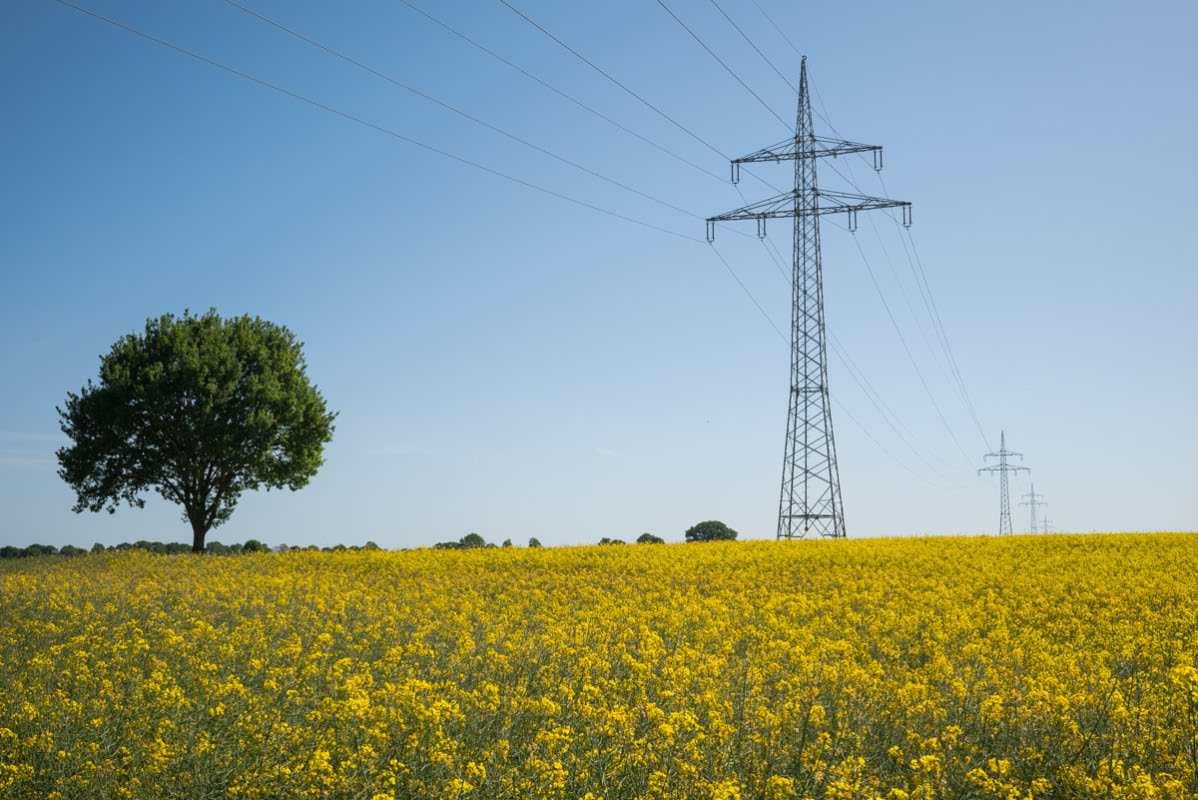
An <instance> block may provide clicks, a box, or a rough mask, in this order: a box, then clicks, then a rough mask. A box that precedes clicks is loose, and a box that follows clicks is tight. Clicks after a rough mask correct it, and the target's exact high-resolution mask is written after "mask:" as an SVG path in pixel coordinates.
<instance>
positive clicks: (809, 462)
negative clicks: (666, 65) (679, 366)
mask: <svg viewBox="0 0 1198 800" xmlns="http://www.w3.org/2000/svg"><path fill="white" fill-rule="evenodd" d="M867 152H868V153H872V155H873V160H874V169H879V170H880V169H881V168H882V148H881V147H877V146H875V145H867V144H859V143H857V142H849V141H843V140H840V139H828V138H825V137H822V136H816V135H815V132H814V130H813V127H812V117H811V98H810V95H809V94H808V91H807V59H806V58H804V59H803V64H802V74H801V75H800V80H799V104H798V114H797V118H796V121H795V134H794V138H793V139H787V140H786V141H784V142H780V143H779V144H776V145H773V146H772V147H767V148H764V149H762V150H758V151H757V152H756V153H753V154H751V155H748V156H745V157H744V158H738V159H736V160H735V161H733V162H732V182H733V183H736V182H738V180H739V178H740V166H741V164H750V163H757V162H782V161H794V162H795V176H794V177H795V183H794V190H793V191H790V192H784V193H783V194H780V195H778V196H777V197H772V198H770V199H768V200H762V201H761V202H759V203H754V204H752V205H748V206H745V207H743V208H739V209H737V210H735V211H729V212H728V213H726V214H720V215H719V216H715V217H711V218H709V219H708V220H707V241H709V242H711V241H714V239H715V226H716V223H717V222H730V221H734V220H755V221H756V222H757V235H758V236H762V237H764V236H765V233H766V221H767V220H770V219H779V218H790V217H793V218H794V282H793V287H792V313H791V362H790V408H789V412H788V414H787V421H786V450H785V455H784V458H783V462H782V489H781V496H780V498H779V501H778V538H779V539H793V538H800V539H801V538H805V537H806V536H807V535H808V534H809V533H811V532H813V531H814V533H815V534H816V535H818V536H823V537H830V538H844V536H845V535H846V534H845V525H844V507H843V504H842V501H841V495H840V472H839V469H838V467H837V465H836V441H835V438H834V437H833V435H832V414H831V409H830V407H829V404H830V396H829V393H828V349H827V335H826V327H825V322H824V287H823V266H822V263H821V257H820V240H819V218H820V217H821V216H823V215H825V214H839V213H844V214H846V215H847V216H848V221H849V230H850V231H855V230H856V229H857V213H858V212H859V211H866V210H870V209H876V208H901V209H902V214H903V224H904V225H910V224H911V204H910V203H907V202H902V201H899V200H887V199H885V198H881V197H867V196H865V195H858V194H848V193H846V192H829V191H823V190H821V189H820V188H819V184H818V181H817V180H816V168H815V167H816V162H817V161H818V160H819V159H820V158H826V157H829V156H830V157H833V158H835V157H837V156H842V155H849V154H852V153H867Z"/></svg>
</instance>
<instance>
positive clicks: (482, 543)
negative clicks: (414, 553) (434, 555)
mask: <svg viewBox="0 0 1198 800" xmlns="http://www.w3.org/2000/svg"><path fill="white" fill-rule="evenodd" d="M494 546H495V545H490V544H487V541H486V540H485V539H483V537H481V536H479V535H478V534H477V533H468V534H466V535H465V536H463V537H462V538H461V539H458V540H457V541H456V542H441V543H439V544H435V545H433V549H434V550H470V549H473V548H475V547H494Z"/></svg>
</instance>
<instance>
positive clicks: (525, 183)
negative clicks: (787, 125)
mask: <svg viewBox="0 0 1198 800" xmlns="http://www.w3.org/2000/svg"><path fill="white" fill-rule="evenodd" d="M54 2H56V3H59V4H60V5H64V6H66V7H68V8H73V9H74V10H76V11H78V12H80V13H82V14H86V15H87V16H89V17H94V18H95V19H98V20H100V21H102V22H107V23H108V24H109V25H112V26H114V27H116V28H120V29H121V30H124V31H128V32H129V33H132V34H134V35H136V36H140V37H141V38H143V39H147V40H149V41H151V42H154V43H155V44H160V45H162V46H163V47H167V48H170V49H171V50H174V51H176V52H178V53H182V54H183V55H186V56H190V57H191V58H194V59H196V60H197V61H202V62H204V63H205V64H209V65H210V66H213V67H216V68H218V69H222V70H224V71H225V72H229V73H232V74H233V75H236V76H238V77H239V78H244V79H246V80H248V81H252V82H253V83H256V84H258V85H260V86H265V87H266V88H267V89H273V90H274V91H276V92H279V93H280V94H285V95H287V96H288V97H291V98H294V99H296V100H299V101H301V102H304V103H307V104H308V105H311V106H315V107H316V108H319V109H322V110H324V111H328V112H330V113H332V114H336V115H337V116H339V117H343V118H344V119H348V120H350V121H351V122H356V123H358V124H359V125H365V126H366V127H368V128H372V129H373V130H376V131H378V132H380V133H385V134H386V135H388V136H391V137H394V138H396V139H399V140H401V141H404V142H407V143H408V144H412V145H415V146H417V147H420V148H422V149H424V150H428V151H429V152H432V153H436V154H438V155H440V156H444V157H445V158H448V159H452V160H453V161H457V162H459V163H462V164H466V165H468V166H471V167H474V168H475V169H479V170H482V171H483V172H487V173H490V174H491V175H495V176H497V177H500V178H504V179H505V180H508V181H511V182H512V183H518V184H520V185H521V186H524V187H527V188H529V189H535V190H536V191H538V192H542V193H544V194H547V195H550V196H552V197H556V198H558V199H559V200H565V201H567V202H569V203H573V204H575V205H578V206H582V207H583V208H589V209H591V210H592V211H598V212H599V213H601V214H606V215H607V216H609V217H615V218H616V219H622V220H624V221H625V222H631V223H633V224H635V225H640V226H642V227H645V228H650V229H652V230H655V231H658V232H660V233H666V234H669V235H670V236H676V237H678V238H680V239H686V240H687V241H692V242H701V241H702V240H701V239H698V238H697V237H694V236H688V235H687V234H685V233H678V232H677V231H672V230H669V229H668V228H662V227H659V226H657V225H654V224H652V223H649V222H644V221H643V220H639V219H635V218H633V217H629V216H626V215H624V214H621V213H619V212H617V211H611V210H609V209H606V208H603V207H601V206H597V205H594V204H592V203H588V202H586V201H585V200H579V199H577V198H574V197H570V196H569V195H565V194H562V193H561V192H557V191H554V190H553V189H548V188H546V187H544V186H539V185H537V184H535V183H530V182H529V181H526V180H523V179H522V178H517V177H515V176H513V175H508V174H507V173H505V172H501V171H499V170H497V169H494V168H492V167H488V166H485V165H483V164H480V163H478V162H477V161H472V160H470V159H468V158H465V157H463V156H459V155H456V154H454V153H451V152H449V151H448V150H442V149H441V148H439V147H435V146H433V145H431V144H427V143H425V142H422V141H420V140H418V139H413V138H412V137H410V136H405V135H404V134H402V133H399V132H398V131H394V130H391V129H390V128H386V127H383V126H382V125H377V124H375V123H373V122H368V121H367V120H364V119H362V118H361V117H356V116H354V115H353V114H350V113H348V112H345V111H341V110H340V109H336V108H333V107H332V106H329V105H326V104H324V103H321V102H320V101H318V100H313V99H312V98H310V97H305V96H304V95H302V94H298V93H296V92H293V91H291V90H290V89H284V88H283V87H282V86H278V85H276V84H273V83H270V82H268V81H264V80H262V79H261V78H256V77H254V76H253V75H250V74H249V73H246V72H242V71H240V70H238V69H234V68H233V67H229V66H226V65H224V64H222V63H220V62H218V61H214V60H212V59H210V58H208V57H206V56H202V55H200V54H199V53H195V52H192V51H191V50H187V49H185V48H182V47H179V46H178V45H175V44H171V43H170V42H167V41H165V40H163V39H159V38H157V37H155V36H151V35H150V34H148V33H143V32H141V31H139V30H137V29H136V28H132V27H130V26H128V25H125V24H124V23H121V22H117V21H116V20H114V19H110V18H108V17H105V16H102V15H100V14H97V13H95V12H94V11H88V10H87V9H86V8H81V7H79V6H77V5H74V4H73V3H70V2H67V0H54Z"/></svg>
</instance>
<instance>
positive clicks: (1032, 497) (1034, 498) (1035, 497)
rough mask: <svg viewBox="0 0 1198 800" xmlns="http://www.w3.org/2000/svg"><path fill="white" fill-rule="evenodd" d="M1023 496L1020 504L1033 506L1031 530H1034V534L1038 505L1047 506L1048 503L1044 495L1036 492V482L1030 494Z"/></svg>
mask: <svg viewBox="0 0 1198 800" xmlns="http://www.w3.org/2000/svg"><path fill="white" fill-rule="evenodd" d="M1023 498H1024V499H1023V500H1020V501H1019V505H1021V506H1031V507H1032V527H1031V531H1032V534H1033V535H1034V534H1035V533H1036V506H1047V505H1048V503H1045V502H1044V495H1042V494H1036V484H1034V483H1033V484H1032V490H1031V492H1029V493H1028V494H1025V495H1024V496H1023ZM1044 532H1045V533H1048V531H1044Z"/></svg>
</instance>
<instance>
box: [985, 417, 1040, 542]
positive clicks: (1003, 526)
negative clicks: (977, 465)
mask: <svg viewBox="0 0 1198 800" xmlns="http://www.w3.org/2000/svg"><path fill="white" fill-rule="evenodd" d="M998 441H999V444H998V452H997V453H987V454H986V455H985V456H984V457H985V458H997V459H998V463H997V464H991V465H990V466H988V467H982V468H981V469H979V470H978V474H979V475H981V474H982V473H983V472H997V473H998V477H999V486H1000V487H1001V488H1000V490H999V497H998V535H999V536H1003V535H1010V534H1012V533H1014V532H1015V531H1014V529H1013V528H1012V527H1011V496H1010V495H1009V494H1008V493H1007V473H1008V472H1019V471H1020V470H1023V471H1024V472H1031V470H1030V469H1028V468H1027V467H1020V466H1017V465H1015V464H1011V463H1009V462H1008V461H1007V459H1008V458H1010V457H1011V456H1017V457H1018V458H1019V460H1020V461H1022V460H1023V453H1015V452H1012V451H1010V450H1008V449H1007V433H1006V431H1003V432H1002V433H1001V434H1000V436H999V440H998Z"/></svg>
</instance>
